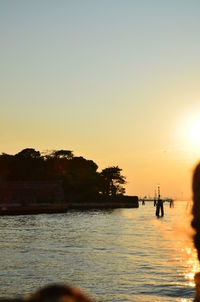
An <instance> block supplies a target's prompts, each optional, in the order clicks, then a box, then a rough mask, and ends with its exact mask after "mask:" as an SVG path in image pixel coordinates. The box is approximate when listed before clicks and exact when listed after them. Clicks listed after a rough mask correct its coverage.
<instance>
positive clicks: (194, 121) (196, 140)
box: [186, 115, 200, 147]
mask: <svg viewBox="0 0 200 302" xmlns="http://www.w3.org/2000/svg"><path fill="white" fill-rule="evenodd" d="M186 135H187V137H188V139H189V141H190V143H191V144H192V145H193V146H194V147H200V115H197V116H194V117H193V118H191V119H190V120H189V121H188V124H187V128H186Z"/></svg>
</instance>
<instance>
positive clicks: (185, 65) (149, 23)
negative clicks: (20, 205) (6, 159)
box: [0, 0, 200, 198]
mask: <svg viewBox="0 0 200 302" xmlns="http://www.w3.org/2000/svg"><path fill="white" fill-rule="evenodd" d="M199 30H200V1H199V0H190V1H188V0H187V1H186V0H165V1H164V0H101V1H99V0H29V1H27V0H17V1H15V0H12V1H11V0H0V37H1V40H0V104H1V106H0V152H6V153H9V154H15V153H17V152H19V151H20V150H22V149H23V148H26V147H32V148H35V149H36V150H40V151H43V150H47V149H49V150H52V149H68V150H73V151H74V154H75V155H77V156H83V157H85V158H87V159H92V160H94V161H95V162H96V163H97V164H98V166H99V169H102V168H105V167H107V166H112V165H119V167H120V168H122V169H123V174H124V175H126V177H127V181H128V184H127V193H128V194H137V195H148V194H149V195H154V191H155V189H156V187H157V185H158V184H160V185H161V194H163V195H169V196H173V197H176V198H190V197H191V176H192V171H193V168H194V165H195V163H196V162H197V161H198V159H199V158H200V81H199V80H200V34H199Z"/></svg>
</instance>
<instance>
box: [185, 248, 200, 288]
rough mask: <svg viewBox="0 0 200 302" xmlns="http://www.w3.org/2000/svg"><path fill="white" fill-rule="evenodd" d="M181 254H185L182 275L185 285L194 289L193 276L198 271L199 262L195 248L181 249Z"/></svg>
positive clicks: (199, 268) (199, 269)
mask: <svg viewBox="0 0 200 302" xmlns="http://www.w3.org/2000/svg"><path fill="white" fill-rule="evenodd" d="M182 252H183V253H185V254H186V259H187V260H186V272H185V274H184V277H185V279H186V280H187V282H188V283H187V284H188V285H189V286H191V287H195V282H194V276H195V274H196V273H197V272H198V271H200V266H199V261H198V258H197V253H196V250H195V248H192V247H186V248H182Z"/></svg>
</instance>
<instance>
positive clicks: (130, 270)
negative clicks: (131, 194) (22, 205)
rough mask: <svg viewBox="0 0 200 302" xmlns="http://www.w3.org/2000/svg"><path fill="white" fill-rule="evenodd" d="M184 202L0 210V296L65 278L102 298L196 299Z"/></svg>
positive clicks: (193, 255)
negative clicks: (20, 212) (158, 207)
mask: <svg viewBox="0 0 200 302" xmlns="http://www.w3.org/2000/svg"><path fill="white" fill-rule="evenodd" d="M189 212H190V210H189V208H188V205H187V204H186V203H180V202H177V203H175V207H174V208H170V207H169V205H168V204H166V205H165V216H164V218H162V219H157V218H156V217H155V208H154V207H153V204H152V203H148V204H146V205H145V206H142V205H140V208H139V209H121V210H114V211H86V212H69V213H65V214H53V215H35V216H34V215H27V216H15V217H0V256H1V257H0V296H1V297H4V296H12V295H15V296H16V295H18V294H22V293H29V292H32V291H33V290H36V289H38V288H39V287H41V286H43V285H46V284H49V283H54V282H62V283H63V282H64V283H68V284H71V285H75V286H78V287H79V288H82V289H83V290H84V291H85V292H86V293H88V294H89V295H90V296H91V297H93V298H95V299H96V300H98V301H110V302H111V301H113V302H114V301H120V302H122V301H123V302H126V301H142V302H146V301H149V302H151V301H159V302H161V301H169V302H170V301H182V302H186V301H192V298H193V296H194V284H193V276H194V273H195V271H197V269H198V262H197V259H196V253H195V251H194V249H193V246H192V243H191V239H190V227H189V221H190V215H189Z"/></svg>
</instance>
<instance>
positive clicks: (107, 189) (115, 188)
mask: <svg viewBox="0 0 200 302" xmlns="http://www.w3.org/2000/svg"><path fill="white" fill-rule="evenodd" d="M121 171H122V169H120V168H119V167H118V166H115V167H108V168H105V169H103V170H102V172H101V173H100V177H101V192H102V194H103V195H104V196H116V195H119V194H124V193H125V188H124V187H123V186H122V185H124V184H125V183H126V181H125V177H124V176H123V175H121Z"/></svg>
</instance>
